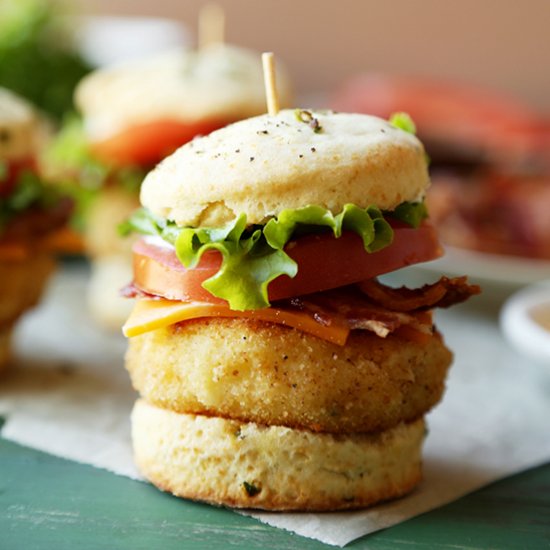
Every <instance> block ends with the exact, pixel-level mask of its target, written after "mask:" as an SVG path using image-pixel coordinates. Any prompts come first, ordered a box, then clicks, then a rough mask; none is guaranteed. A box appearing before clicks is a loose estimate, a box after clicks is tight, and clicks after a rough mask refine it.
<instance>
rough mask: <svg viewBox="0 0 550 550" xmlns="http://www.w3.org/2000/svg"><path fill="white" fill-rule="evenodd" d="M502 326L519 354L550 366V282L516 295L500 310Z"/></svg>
mask: <svg viewBox="0 0 550 550" xmlns="http://www.w3.org/2000/svg"><path fill="white" fill-rule="evenodd" d="M500 325H501V328H502V331H503V332H504V335H505V336H506V338H507V339H508V340H509V341H510V343H511V344H512V345H513V346H514V347H515V348H516V349H517V350H519V351H520V352H522V353H524V354H525V355H527V356H529V357H531V358H532V359H535V360H536V361H539V362H543V363H546V364H547V365H548V366H550V281H548V282H544V283H539V284H536V285H533V286H529V287H526V288H524V289H523V290H520V291H519V292H516V293H515V294H513V295H512V296H511V297H510V298H509V299H508V300H507V301H506V303H505V304H504V306H503V308H502V310H501V313H500Z"/></svg>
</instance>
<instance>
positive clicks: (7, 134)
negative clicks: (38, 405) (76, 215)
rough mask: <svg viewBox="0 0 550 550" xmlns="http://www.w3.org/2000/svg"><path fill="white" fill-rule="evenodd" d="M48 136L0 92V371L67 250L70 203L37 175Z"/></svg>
mask: <svg viewBox="0 0 550 550" xmlns="http://www.w3.org/2000/svg"><path fill="white" fill-rule="evenodd" d="M47 137H48V133H47V128H46V125H45V123H44V120H43V118H42V117H41V116H40V115H39V114H38V112H37V111H36V110H35V109H34V108H33V107H32V106H31V105H30V104H29V103H28V102H27V101H25V100H23V99H22V98H19V97H17V96H16V95H15V94H13V93H12V92H10V91H8V90H6V89H4V88H0V370H2V369H3V368H4V367H6V366H7V365H8V363H9V361H10V354H11V351H10V345H11V339H12V332H13V330H14V328H15V324H16V322H17V321H18V319H19V318H20V317H21V315H22V314H23V313H25V311H27V310H28V309H29V308H31V307H32V306H34V305H35V304H36V303H37V302H38V300H39V299H40V296H41V294H42V291H43V288H44V285H45V284H46V281H47V280H48V278H49V276H50V274H51V273H52V271H53V269H54V266H55V261H54V256H55V255H56V253H58V252H63V251H67V244H68V245H69V247H68V249H69V251H70V249H71V246H70V245H71V238H70V237H68V236H67V233H66V222H67V221H68V219H69V216H70V213H71V208H72V203H71V201H70V199H68V198H67V197H64V196H62V195H60V193H59V192H58V190H57V189H55V188H52V187H48V186H46V185H44V184H43V181H42V180H41V178H40V175H39V173H38V171H37V163H36V159H37V155H38V154H39V151H40V149H41V148H42V147H43V145H44V142H45V140H46V139H47Z"/></svg>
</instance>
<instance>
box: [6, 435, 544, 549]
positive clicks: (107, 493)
mask: <svg viewBox="0 0 550 550" xmlns="http://www.w3.org/2000/svg"><path fill="white" fill-rule="evenodd" d="M104 548H105V549H132V550H141V549H144V550H145V549H147V550H155V549H162V550H172V549H174V550H176V549H178V550H181V549H185V550H187V549H197V550H202V549H205V550H206V549H208V550H212V549H214V550H215V549H218V548H228V549H241V548H242V549H243V550H244V549H246V550H253V549H277V550H291V549H292V550H294V549H306V550H308V549H318V548H334V547H330V546H327V545H325V544H322V543H320V542H317V541H313V540H310V539H306V538H303V537H300V536H297V535H294V534H291V533H287V532H286V531H282V530H280V529H276V528H274V527H270V526H267V525H263V524H261V523H259V522H258V521H256V520H254V519H251V518H248V517H243V516H240V515H238V514H235V513H232V512H230V511H227V510H223V509H219V508H214V507H211V506H208V505H203V504H196V503H192V502H186V501H181V500H179V499H176V498H174V497H171V496H169V495H167V494H164V493H161V492H159V491H158V490H156V489H155V488H153V487H152V486H150V485H148V484H146V483H142V482H138V481H132V480H130V479H127V478H124V477H119V476H116V475H114V474H111V473H109V472H106V471H103V470H99V469H96V468H93V467H91V466H84V465H81V464H77V463H75V462H71V461H67V460H63V459H60V458H57V457H53V456H50V455H47V454H45V453H42V452H38V451H35V450H32V449H28V448H26V447H22V446H20V445H16V444H14V443H11V442H8V441H6V440H3V439H0V549H1V550H20V549H24V550H42V549H52V550H65V549H67V550H69V549H70V550H73V549H76V550H88V549H90V550H92V549H93V550H97V549H104ZM348 548H368V549H369V550H370V549H373V550H375V549H384V550H386V549H387V550H390V549H392V550H393V549H400V548H406V549H412V548H414V549H416V548H421V549H428V548H447V549H451V548H452V549H458V548H459V549H471V548H476V549H484V550H485V549H507V548H521V549H539V548H550V464H548V465H545V466H541V467H539V468H535V469H533V470H530V471H528V472H524V473H522V474H518V475H515V476H513V477H511V478H508V479H505V480H503V481H500V482H497V483H494V484H492V485H490V486H488V487H486V488H484V489H482V490H480V491H477V492H475V493H473V494H471V495H468V496H466V497H464V498H462V499H460V500H458V501H456V502H454V503H452V504H449V505H447V506H443V507H441V508H439V509H437V510H434V511H432V512H429V513H427V514H423V515H421V516H419V517H416V518H414V519H411V520H409V521H406V522H404V523H402V524H400V525H397V526H395V527H392V528H390V529H386V530H384V531H379V532H377V533H374V534H372V535H369V536H366V537H363V538H361V539H358V540H356V541H354V542H352V543H350V544H349V545H348Z"/></svg>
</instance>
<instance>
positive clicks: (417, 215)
mask: <svg viewBox="0 0 550 550" xmlns="http://www.w3.org/2000/svg"><path fill="white" fill-rule="evenodd" d="M391 216H392V217H393V218H396V219H398V220H400V221H402V222H404V223H406V224H408V225H410V226H412V227H418V226H419V225H420V224H421V223H422V221H423V220H425V219H426V218H427V217H428V209H427V208H426V204H425V203H424V202H402V203H401V204H400V205H399V206H398V207H397V208H396V209H395V210H393V211H392V212H391Z"/></svg>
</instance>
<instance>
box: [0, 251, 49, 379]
mask: <svg viewBox="0 0 550 550" xmlns="http://www.w3.org/2000/svg"><path fill="white" fill-rule="evenodd" d="M53 268H54V260H53V259H52V257H51V255H50V254H46V253H39V252H33V253H32V255H31V256H30V257H29V258H27V259H25V260H24V261H2V262H0V281H1V282H2V283H1V284H0V369H1V368H2V367H4V366H5V365H6V363H7V361H8V359H9V346H10V335H11V332H12V329H13V326H14V324H15V322H16V321H17V319H18V318H19V317H20V316H21V315H22V314H23V313H24V312H25V311H26V310H27V309H29V308H31V307H32V306H34V305H35V304H36V303H37V302H38V300H39V299H40V295H41V294H42V290H43V288H44V285H45V284H46V281H47V280H48V277H49V275H50V274H51V272H52V271H53Z"/></svg>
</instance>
